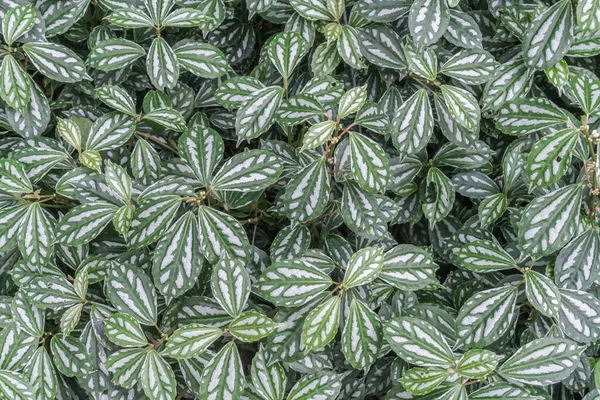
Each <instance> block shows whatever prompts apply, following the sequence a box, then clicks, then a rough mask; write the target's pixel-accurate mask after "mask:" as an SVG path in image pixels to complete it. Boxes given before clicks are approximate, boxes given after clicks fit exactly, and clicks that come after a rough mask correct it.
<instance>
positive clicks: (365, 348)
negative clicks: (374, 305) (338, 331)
mask: <svg viewBox="0 0 600 400" xmlns="http://www.w3.org/2000/svg"><path fill="white" fill-rule="evenodd" d="M382 345H383V332H382V328H381V322H380V321H379V317H378V316H377V314H375V313H374V312H373V311H372V310H371V309H370V308H369V307H367V305H366V304H364V303H363V302H362V301H360V300H357V299H353V300H352V303H351V304H350V313H349V314H348V318H347V319H346V324H345V325H344V329H343V331H342V339H341V346H342V352H343V353H344V356H345V357H346V360H348V361H349V362H350V364H352V366H353V367H354V368H356V369H365V368H369V367H370V366H371V365H372V364H373V363H375V361H377V356H378V355H379V352H380V350H381V347H382Z"/></svg>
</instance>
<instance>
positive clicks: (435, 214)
mask: <svg viewBox="0 0 600 400" xmlns="http://www.w3.org/2000/svg"><path fill="white" fill-rule="evenodd" d="M432 184H433V185H434V186H435V197H434V198H433V202H430V203H425V204H423V205H422V207H423V214H424V215H425V218H427V219H428V220H429V225H430V226H433V225H434V224H435V223H437V222H439V221H442V220H443V219H444V218H446V216H447V215H448V214H449V213H450V211H451V210H452V207H453V206H454V198H455V195H454V193H455V192H454V186H453V185H452V181H450V179H448V177H447V176H446V175H444V173H443V172H441V171H440V170H439V169H437V168H435V167H434V168H430V169H429V172H428V173H427V185H432Z"/></svg>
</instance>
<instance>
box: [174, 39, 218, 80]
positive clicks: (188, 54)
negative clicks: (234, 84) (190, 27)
mask: <svg viewBox="0 0 600 400" xmlns="http://www.w3.org/2000/svg"><path fill="white" fill-rule="evenodd" d="M174 50H175V56H176V57H177V61H178V62H179V66H180V67H181V68H183V69H185V70H188V71H189V72H191V73H192V74H194V75H197V76H200V77H202V78H209V79H212V78H218V77H220V76H223V75H225V74H226V73H227V71H229V69H230V67H229V63H228V62H227V58H226V57H225V55H224V54H223V52H221V50H219V49H218V48H217V47H215V46H212V45H210V44H207V43H197V42H186V43H184V44H181V45H179V44H176V45H175V49H174Z"/></svg>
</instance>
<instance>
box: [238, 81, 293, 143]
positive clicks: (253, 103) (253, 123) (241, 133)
mask: <svg viewBox="0 0 600 400" xmlns="http://www.w3.org/2000/svg"><path fill="white" fill-rule="evenodd" d="M283 93H284V91H283V89H282V88H280V87H278V86H270V87H266V88H262V89H259V90H255V91H254V93H253V95H252V96H251V97H250V99H248V101H246V103H245V104H244V105H243V106H242V107H241V108H240V109H239V110H238V112H237V114H236V118H235V131H236V132H237V135H238V138H239V140H240V141H242V140H247V141H249V140H251V139H254V138H257V137H259V136H260V135H261V134H263V133H264V132H266V131H267V130H269V128H270V127H271V125H273V122H274V121H275V115H276V112H277V109H278V108H279V105H280V104H281V99H282V98H283Z"/></svg>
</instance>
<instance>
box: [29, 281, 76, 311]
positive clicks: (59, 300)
mask: <svg viewBox="0 0 600 400" xmlns="http://www.w3.org/2000/svg"><path fill="white" fill-rule="evenodd" d="M21 290H23V292H24V293H25V294H26V296H27V297H28V298H29V300H30V301H31V302H32V303H33V304H34V305H35V306H36V307H39V308H64V307H68V306H71V305H73V304H75V303H78V302H80V301H81V298H80V297H79V295H78V294H77V293H76V292H75V290H74V289H73V286H72V285H71V284H70V283H69V281H68V280H67V279H66V278H64V277H62V276H52V275H47V276H43V277H39V278H33V279H31V280H29V281H28V282H26V283H24V284H23V285H22V286H21Z"/></svg>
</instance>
